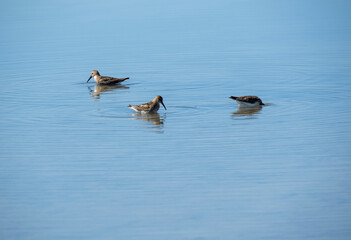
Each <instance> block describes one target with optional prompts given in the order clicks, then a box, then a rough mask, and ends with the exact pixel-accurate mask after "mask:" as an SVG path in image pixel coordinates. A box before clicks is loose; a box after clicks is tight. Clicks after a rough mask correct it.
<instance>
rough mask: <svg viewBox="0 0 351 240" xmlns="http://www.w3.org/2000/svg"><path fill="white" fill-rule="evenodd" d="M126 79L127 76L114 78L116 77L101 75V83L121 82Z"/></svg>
mask: <svg viewBox="0 0 351 240" xmlns="http://www.w3.org/2000/svg"><path fill="white" fill-rule="evenodd" d="M124 80H126V78H114V77H101V80H100V83H101V84H111V83H119V82H123V81H124Z"/></svg>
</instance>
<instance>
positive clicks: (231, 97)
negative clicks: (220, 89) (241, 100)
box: [229, 96, 238, 100]
mask: <svg viewBox="0 0 351 240" xmlns="http://www.w3.org/2000/svg"><path fill="white" fill-rule="evenodd" d="M229 98H230V99H233V100H236V99H237V98H238V97H234V96H230V97H229Z"/></svg>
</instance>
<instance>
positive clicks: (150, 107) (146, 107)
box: [128, 96, 167, 113]
mask: <svg viewBox="0 0 351 240" xmlns="http://www.w3.org/2000/svg"><path fill="white" fill-rule="evenodd" d="M160 103H161V104H162V106H163V107H164V108H165V110H167V108H166V106H165V105H164V104H163V98H162V97H161V96H156V97H155V98H154V100H152V101H151V102H148V103H143V104H140V105H129V106H128V107H129V108H130V109H133V110H134V111H136V112H141V113H156V112H157V111H158V109H159V108H160Z"/></svg>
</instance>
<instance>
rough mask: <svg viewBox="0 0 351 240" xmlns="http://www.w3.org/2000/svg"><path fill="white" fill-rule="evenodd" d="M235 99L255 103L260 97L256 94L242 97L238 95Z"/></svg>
mask: <svg viewBox="0 0 351 240" xmlns="http://www.w3.org/2000/svg"><path fill="white" fill-rule="evenodd" d="M236 100H238V101H241V102H247V103H255V102H257V101H259V100H260V99H259V98H258V97H256V96H244V97H238V98H237V99H236Z"/></svg>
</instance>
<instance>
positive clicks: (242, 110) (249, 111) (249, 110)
mask: <svg viewBox="0 0 351 240" xmlns="http://www.w3.org/2000/svg"><path fill="white" fill-rule="evenodd" d="M261 110H262V107H261V106H256V107H245V106H239V107H238V109H237V110H236V112H233V113H232V116H233V118H235V119H255V118H257V115H258V114H259V113H260V111H261Z"/></svg>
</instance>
